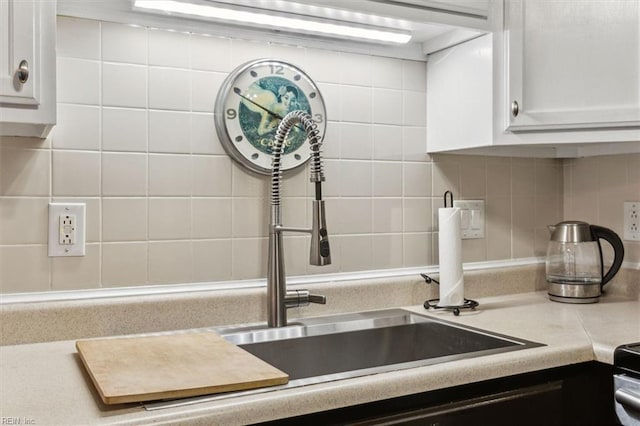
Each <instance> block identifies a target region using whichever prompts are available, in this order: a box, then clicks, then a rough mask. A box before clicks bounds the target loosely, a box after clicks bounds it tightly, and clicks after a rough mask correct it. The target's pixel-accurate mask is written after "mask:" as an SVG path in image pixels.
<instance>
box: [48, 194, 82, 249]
mask: <svg viewBox="0 0 640 426" xmlns="http://www.w3.org/2000/svg"><path fill="white" fill-rule="evenodd" d="M85 210H86V205H85V204H84V203H49V257H58V256H84V255H85V233H86V232H85V228H86V227H85V219H86V216H85ZM67 216H68V217H70V218H72V219H73V220H74V221H75V223H73V222H72V224H71V226H67V225H64V223H66V220H68V219H67ZM63 227H66V228H67V230H69V231H70V232H72V233H73V234H72V236H71V237H70V238H71V241H72V243H69V242H68V241H69V237H66V236H64V235H61V232H62V228H63Z"/></svg>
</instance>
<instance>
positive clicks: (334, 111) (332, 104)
mask: <svg viewBox="0 0 640 426" xmlns="http://www.w3.org/2000/svg"><path fill="white" fill-rule="evenodd" d="M318 90H319V91H320V94H321V95H322V99H323V100H324V104H325V107H326V110H327V121H328V122H329V123H331V122H334V121H336V122H337V121H348V120H343V119H342V101H341V98H342V86H339V85H337V84H328V83H318Z"/></svg>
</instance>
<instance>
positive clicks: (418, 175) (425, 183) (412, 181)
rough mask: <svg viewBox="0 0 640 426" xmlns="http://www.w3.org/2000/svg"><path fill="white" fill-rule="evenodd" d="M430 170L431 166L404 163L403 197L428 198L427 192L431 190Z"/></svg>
mask: <svg viewBox="0 0 640 426" xmlns="http://www.w3.org/2000/svg"><path fill="white" fill-rule="evenodd" d="M431 169H432V165H431V164H425V163H404V167H403V172H404V177H403V182H404V196H405V197H428V196H430V195H431V191H430V190H429V189H430V188H431ZM434 192H435V191H434Z"/></svg>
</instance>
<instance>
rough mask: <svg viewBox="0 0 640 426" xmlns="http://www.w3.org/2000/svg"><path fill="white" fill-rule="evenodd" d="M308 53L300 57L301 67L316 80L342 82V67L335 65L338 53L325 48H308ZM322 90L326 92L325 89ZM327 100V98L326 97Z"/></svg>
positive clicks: (320, 81)
mask: <svg viewBox="0 0 640 426" xmlns="http://www.w3.org/2000/svg"><path fill="white" fill-rule="evenodd" d="M306 50H307V55H306V56H305V57H304V58H299V59H298V61H299V62H300V63H301V65H300V67H301V68H302V70H303V71H304V72H305V73H307V75H308V76H309V77H311V78H312V79H313V80H314V81H316V82H319V83H333V84H338V83H340V76H341V74H342V67H339V66H335V59H336V56H337V55H336V53H335V52H331V51H329V50H325V49H313V48H307V49H306ZM321 91H322V93H323V94H324V91H323V90H322V87H321ZM325 101H326V99H325Z"/></svg>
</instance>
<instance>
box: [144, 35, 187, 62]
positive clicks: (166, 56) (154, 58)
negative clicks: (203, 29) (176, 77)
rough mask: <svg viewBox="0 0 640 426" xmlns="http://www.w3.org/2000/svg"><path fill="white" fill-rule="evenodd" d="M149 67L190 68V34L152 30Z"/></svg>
mask: <svg viewBox="0 0 640 426" xmlns="http://www.w3.org/2000/svg"><path fill="white" fill-rule="evenodd" d="M147 35H148V37H149V65H159V66H166V67H176V68H189V57H190V54H189V48H188V46H189V38H190V35H189V34H188V33H183V32H178V31H166V30H158V29H150V30H149V31H148V33H147Z"/></svg>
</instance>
